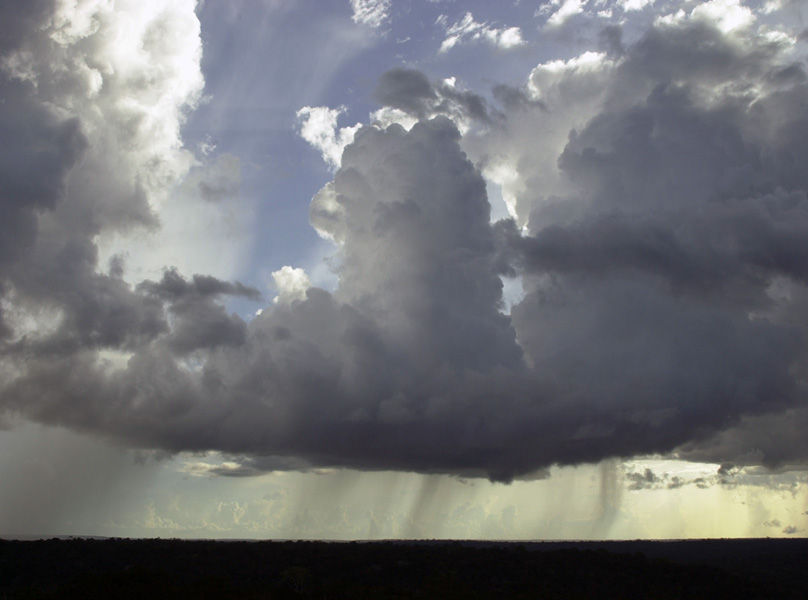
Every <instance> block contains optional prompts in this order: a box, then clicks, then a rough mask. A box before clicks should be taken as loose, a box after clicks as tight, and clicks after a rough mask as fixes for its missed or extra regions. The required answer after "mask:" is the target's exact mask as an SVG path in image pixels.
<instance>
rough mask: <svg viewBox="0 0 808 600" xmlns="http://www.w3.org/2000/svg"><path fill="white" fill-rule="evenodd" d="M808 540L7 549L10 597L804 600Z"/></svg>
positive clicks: (118, 542)
mask: <svg viewBox="0 0 808 600" xmlns="http://www.w3.org/2000/svg"><path fill="white" fill-rule="evenodd" d="M806 550H808V541H806V540H740V541H732V540H713V541H692V542H690V541H689V542H610V543H530V544H521V543H486V542H480V543H475V542H348V543H326V542H246V541H244V542H242V541H239V542H215V541H180V540H130V539H101V540H89V539H68V540H65V539H51V540H40V541H9V540H0V598H2V599H5V598H86V599H90V598H150V599H156V598H169V597H170V598H183V597H185V598H318V599H319V598H323V599H324V598H548V599H553V598H565V599H566V598H711V599H721V598H727V599H732V600H737V599H738V598H806V597H808V581H806V578H805V577H804V564H805V556H806Z"/></svg>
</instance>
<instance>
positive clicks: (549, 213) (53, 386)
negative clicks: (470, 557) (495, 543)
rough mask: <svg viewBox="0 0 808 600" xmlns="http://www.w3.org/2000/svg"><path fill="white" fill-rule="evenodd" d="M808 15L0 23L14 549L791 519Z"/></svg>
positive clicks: (617, 10) (807, 255)
mask: <svg viewBox="0 0 808 600" xmlns="http://www.w3.org/2000/svg"><path fill="white" fill-rule="evenodd" d="M806 57H808V6H806V4H805V3H804V2H800V1H796V0H772V1H765V2H753V1H748V2H742V1H741V0H710V1H708V2H695V1H684V2H681V1H679V2H676V1H669V0H551V1H547V2H542V1H538V0H532V1H528V0H516V1H513V2H502V3H492V2H482V1H473V0H470V1H468V2H464V1H462V0H339V1H336V0H335V1H334V2H320V1H315V0H232V1H227V2H225V1H223V0H204V1H202V0H200V1H194V0H139V1H135V0H32V1H31V2H24V3H23V2H3V3H0V131H2V140H3V145H2V148H0V202H2V207H3V218H2V219H0V535H5V536H38V535H106V536H127V537H155V536H159V537H205V538H283V539H289V538H292V539H298V538H306V539H309V538H311V539H382V538H484V539H635V538H689V537H748V536H771V537H780V536H784V537H785V536H795V535H797V536H804V535H806V532H808V438H807V437H806V436H805V434H804V432H805V430H806V427H808V405H807V404H806V401H808V393H807V392H808V389H807V387H806V384H808V381H806V377H807V376H808V337H807V335H808V328H807V327H806V324H808V242H807V241H806V240H808V170H806V168H805V165H806V164H808V72H807V71H806V68H808V65H806Z"/></svg>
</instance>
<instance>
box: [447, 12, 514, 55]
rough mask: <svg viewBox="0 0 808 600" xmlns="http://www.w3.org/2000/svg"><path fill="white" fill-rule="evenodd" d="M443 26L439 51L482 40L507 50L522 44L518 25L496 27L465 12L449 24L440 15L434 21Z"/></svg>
mask: <svg viewBox="0 0 808 600" xmlns="http://www.w3.org/2000/svg"><path fill="white" fill-rule="evenodd" d="M436 22H437V24H438V25H440V26H441V27H443V30H444V31H445V32H446V37H445V38H444V40H443V42H441V45H440V50H439V52H448V51H449V50H451V49H452V48H454V47H455V46H457V45H459V44H466V43H470V42H477V41H483V42H486V43H488V44H490V45H492V46H495V47H497V48H502V49H503V50H508V49H510V48H515V47H517V46H523V45H524V44H525V41H524V40H523V39H522V31H521V29H519V28H518V27H501V28H497V27H494V26H492V25H490V24H489V23H480V22H477V21H475V20H474V15H472V14H471V13H470V12H467V13H466V14H465V15H463V18H462V19H460V20H459V21H457V22H456V23H453V24H452V25H449V20H448V17H447V16H446V15H441V16H440V17H438V20H437V21H436Z"/></svg>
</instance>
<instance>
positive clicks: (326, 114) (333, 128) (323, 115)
mask: <svg viewBox="0 0 808 600" xmlns="http://www.w3.org/2000/svg"><path fill="white" fill-rule="evenodd" d="M345 110H346V109H345V107H344V106H340V107H338V108H328V107H327V106H304V107H303V108H301V109H300V110H298V111H297V114H296V116H297V127H298V133H299V134H300V137H302V138H303V139H304V140H306V141H307V142H308V143H309V144H311V145H312V147H314V148H315V149H317V150H319V151H320V153H321V154H322V157H323V160H324V161H325V162H326V164H327V165H328V166H329V167H330V168H331V169H336V168H337V167H338V166H339V163H340V157H341V156H342V151H343V150H344V149H345V146H347V145H348V144H350V143H351V142H352V141H353V137H354V135H355V134H356V132H357V130H359V128H360V127H361V126H362V125H361V124H360V123H357V124H356V125H354V126H352V127H341V128H339V129H338V128H337V119H338V118H339V116H340V115H341V114H343V113H344V112H345Z"/></svg>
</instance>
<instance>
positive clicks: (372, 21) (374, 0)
mask: <svg viewBox="0 0 808 600" xmlns="http://www.w3.org/2000/svg"><path fill="white" fill-rule="evenodd" d="M390 8H391V3H390V0H351V10H352V11H353V14H352V15H351V19H352V20H353V22H354V23H358V24H361V25H368V26H369V27H373V28H378V27H381V26H382V25H384V24H385V23H386V22H387V21H388V20H389V19H390Z"/></svg>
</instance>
